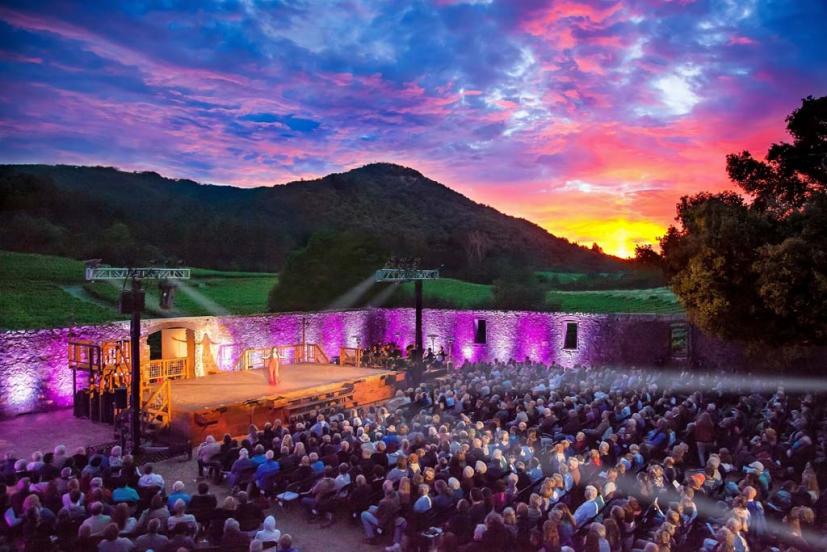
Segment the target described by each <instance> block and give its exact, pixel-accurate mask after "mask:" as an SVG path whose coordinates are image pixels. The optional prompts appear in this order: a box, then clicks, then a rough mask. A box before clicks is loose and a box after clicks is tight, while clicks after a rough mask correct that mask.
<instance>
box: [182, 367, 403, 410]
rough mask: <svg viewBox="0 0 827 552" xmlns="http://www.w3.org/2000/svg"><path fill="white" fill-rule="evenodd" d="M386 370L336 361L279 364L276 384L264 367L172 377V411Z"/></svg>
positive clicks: (301, 389)
mask: <svg viewBox="0 0 827 552" xmlns="http://www.w3.org/2000/svg"><path fill="white" fill-rule="evenodd" d="M387 374H395V372H391V371H388V370H377V369H375V368H357V367H355V366H339V365H337V364H290V365H286V366H282V367H281V371H280V374H279V375H280V381H279V384H278V385H275V386H273V385H269V384H268V383H267V373H266V371H265V370H249V371H245V372H223V373H220V374H212V375H209V376H204V377H200V378H194V379H187V380H177V381H173V382H172V404H173V409H174V410H175V411H188V412H192V411H195V410H201V409H204V408H218V407H221V406H231V405H237V404H240V403H243V402H245V401H249V400H255V399H263V398H269V399H274V398H278V397H282V396H287V395H295V394H300V393H301V392H312V391H313V390H314V388H319V387H327V386H330V385H335V384H339V385H341V384H344V383H349V382H354V381H357V380H360V379H362V378H367V377H373V376H382V375H387Z"/></svg>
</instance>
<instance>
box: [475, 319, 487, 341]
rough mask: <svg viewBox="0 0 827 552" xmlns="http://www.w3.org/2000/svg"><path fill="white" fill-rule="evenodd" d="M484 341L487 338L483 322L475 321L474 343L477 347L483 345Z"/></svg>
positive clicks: (480, 320)
mask: <svg viewBox="0 0 827 552" xmlns="http://www.w3.org/2000/svg"><path fill="white" fill-rule="evenodd" d="M486 340H487V336H486V323H485V320H482V319H477V320H475V321H474V343H476V344H478V345H485V343H486Z"/></svg>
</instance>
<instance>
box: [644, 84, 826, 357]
mask: <svg viewBox="0 0 827 552" xmlns="http://www.w3.org/2000/svg"><path fill="white" fill-rule="evenodd" d="M787 130H788V131H789V132H790V135H791V136H792V137H793V141H792V143H781V144H774V145H773V146H772V147H771V148H770V149H769V151H768V153H767V155H766V157H765V159H764V160H763V161H761V160H758V159H755V158H754V157H753V156H752V155H751V154H750V152H748V151H744V152H742V153H740V154H732V155H729V156H727V173H728V175H729V177H730V179H731V180H732V181H733V182H734V183H735V184H736V185H737V186H738V187H739V188H740V189H741V190H742V194H738V193H735V192H721V193H716V194H712V193H707V192H703V193H699V194H697V195H694V196H691V197H683V198H681V200H680V203H679V204H678V206H677V217H676V220H677V221H678V225H677V226H671V227H670V228H669V230H668V231H667V233H666V235H665V236H663V237H662V238H661V250H662V252H663V255H662V266H663V268H664V271H665V272H666V275H667V277H668V278H669V282H670V285H671V286H672V289H673V290H674V291H675V293H676V294H677V295H678V297H679V298H680V300H681V302H682V303H683V304H684V306H685V307H686V309H687V312H688V314H689V316H690V319H691V320H692V321H693V322H694V323H695V324H697V325H698V326H699V327H701V328H702V329H704V330H706V331H708V332H711V333H713V334H715V335H717V336H720V337H724V338H729V339H736V340H740V341H742V342H745V343H747V344H751V345H757V346H763V345H772V346H781V347H791V348H796V347H801V346H809V345H814V344H819V343H824V340H825V339H827V187H826V186H825V183H826V182H827V97H823V98H818V99H814V98H812V97H808V98H805V99H804V100H803V102H802V105H801V107H800V108H798V109H796V110H795V111H794V112H793V113H792V114H791V115H790V116H789V117H788V118H787ZM744 196H746V197H744ZM638 253H639V254H638V258H641V259H642V258H646V257H650V254H649V252H645V251H640V252H638Z"/></svg>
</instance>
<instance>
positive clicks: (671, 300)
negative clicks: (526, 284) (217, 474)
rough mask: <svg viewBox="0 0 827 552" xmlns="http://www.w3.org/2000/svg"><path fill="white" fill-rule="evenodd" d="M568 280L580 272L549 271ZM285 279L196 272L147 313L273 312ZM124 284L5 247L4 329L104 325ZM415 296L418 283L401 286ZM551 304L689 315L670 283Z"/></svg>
mask: <svg viewBox="0 0 827 552" xmlns="http://www.w3.org/2000/svg"><path fill="white" fill-rule="evenodd" d="M548 274H553V275H555V276H558V277H559V276H562V275H567V276H566V278H572V279H576V278H578V277H582V276H583V275H579V274H577V273H548ZM277 281H278V276H277V275H276V274H274V273H257V272H227V271H221V270H209V269H200V268H199V269H193V271H192V279H191V280H188V281H186V282H185V283H184V284H183V285H182V287H181V289H179V290H178V291H177V293H176V296H175V309H174V310H173V311H170V312H163V311H161V310H160V309H158V307H157V305H158V289H157V287H156V286H155V284H154V283H150V284H148V285H146V286H145V287H146V290H147V297H146V304H147V311H146V312H147V316H152V317H157V316H203V315H210V314H215V315H223V314H254V313H259V312H266V310H267V294H268V292H269V291H270V289H271V288H272V287H273V285H274V284H275V283H276V282H277ZM120 286H121V284H120V283H113V282H94V283H89V282H86V281H85V280H84V266H83V263H82V262H81V261H76V260H74V259H66V258H63V257H55V256H50V255H33V254H23V253H12V252H8V251H0V328H2V329H27V328H48V327H64V326H69V325H72V324H99V323H103V322H108V321H112V320H124V319H125V318H126V317H125V316H123V315H121V314H119V313H118V312H117V302H118V295H119V293H120V289H121V287H120ZM402 289H403V290H404V291H405V293H406V294H408V295H409V296H411V297H412V296H413V284H410V283H407V284H403V285H402ZM423 291H424V298H425V305H426V306H427V305H428V302H429V301H431V302H433V304H435V305H436V306H439V307H445V306H449V305H454V306H456V307H457V308H486V307H487V306H489V305H490V304H491V298H492V292H491V286H490V285H484V284H475V283H471V282H464V281H462V280H455V279H453V278H443V279H441V280H438V281H433V282H425V285H424V289H423ZM546 299H547V301H548V302H549V304H550V305H552V306H553V307H556V308H559V309H560V310H563V311H569V312H592V313H607V312H628V313H658V314H672V313H678V312H682V308H681V306H680V304H679V303H678V301H677V299H676V297H675V295H674V294H673V293H672V292H671V291H670V290H669V289H668V288H653V289H633V290H609V291H559V290H551V291H548V293H547V295H546Z"/></svg>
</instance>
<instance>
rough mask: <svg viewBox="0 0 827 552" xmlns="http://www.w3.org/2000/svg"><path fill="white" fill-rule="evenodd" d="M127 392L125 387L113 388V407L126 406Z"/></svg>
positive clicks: (121, 407)
mask: <svg viewBox="0 0 827 552" xmlns="http://www.w3.org/2000/svg"><path fill="white" fill-rule="evenodd" d="M127 397H128V393H127V390H126V387H118V388H116V389H115V408H117V409H119V410H123V409H124V408H126V407H127V406H128V404H127V403H128V401H127Z"/></svg>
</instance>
